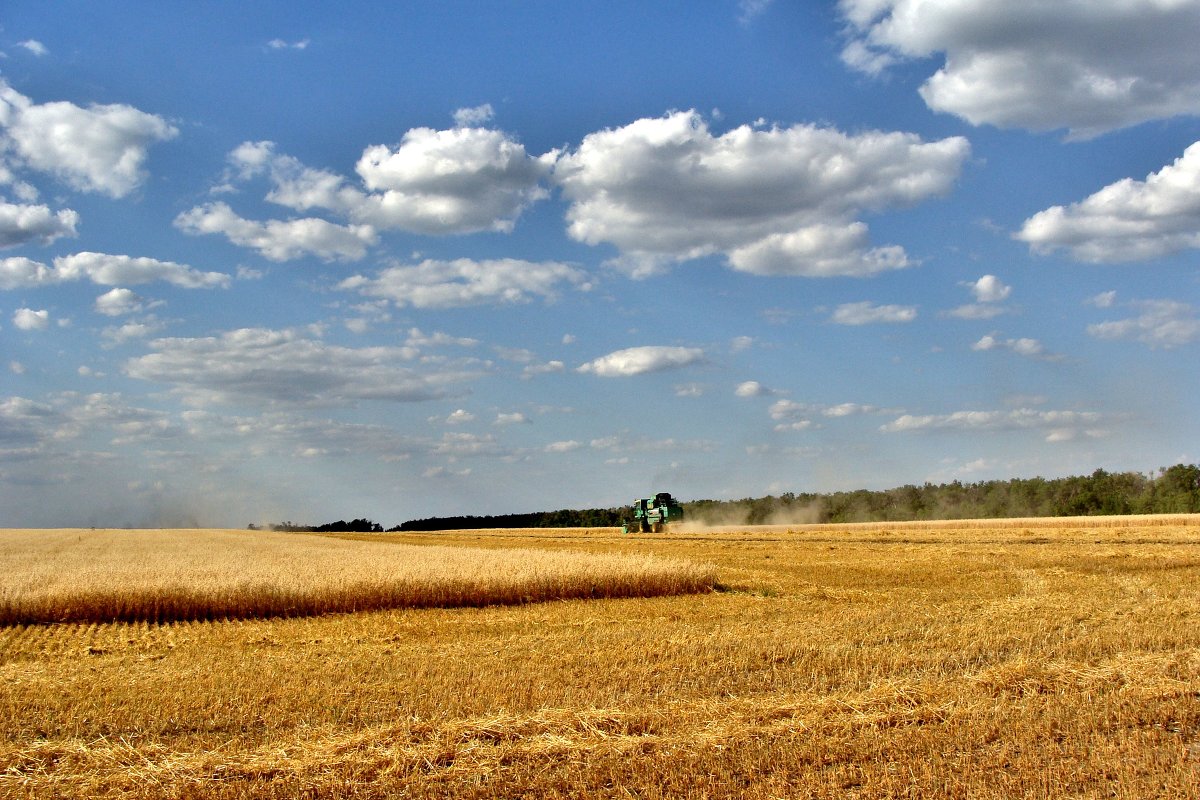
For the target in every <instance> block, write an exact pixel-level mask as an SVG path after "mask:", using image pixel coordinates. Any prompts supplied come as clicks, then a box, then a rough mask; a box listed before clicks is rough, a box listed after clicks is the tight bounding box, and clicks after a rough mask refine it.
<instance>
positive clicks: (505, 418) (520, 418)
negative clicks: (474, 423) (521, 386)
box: [492, 411, 530, 427]
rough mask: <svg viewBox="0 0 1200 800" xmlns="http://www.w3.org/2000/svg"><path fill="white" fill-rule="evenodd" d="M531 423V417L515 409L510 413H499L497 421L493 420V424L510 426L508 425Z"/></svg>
mask: <svg viewBox="0 0 1200 800" xmlns="http://www.w3.org/2000/svg"><path fill="white" fill-rule="evenodd" d="M529 423H530V419H529V417H527V416H525V415H524V414H522V413H521V412H520V411H514V412H512V413H510V414H505V413H503V412H501V413H499V414H497V415H496V421H495V422H493V423H492V424H493V425H500V426H502V427H503V426H508V425H528V424H529Z"/></svg>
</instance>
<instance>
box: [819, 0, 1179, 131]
mask: <svg viewBox="0 0 1200 800" xmlns="http://www.w3.org/2000/svg"><path fill="white" fill-rule="evenodd" d="M839 7H840V10H841V12H842V14H843V15H844V16H845V17H846V19H847V20H848V21H849V23H850V31H851V38H850V40H849V42H848V44H847V46H846V48H845V49H844V50H843V53H842V60H843V61H844V62H845V63H846V64H847V65H848V66H850V67H851V68H853V69H857V70H859V71H862V72H865V73H867V74H878V73H879V72H881V71H883V70H885V69H886V68H887V67H888V66H890V65H891V64H892V63H895V62H896V61H900V60H909V59H913V60H916V59H928V58H931V57H937V56H941V57H942V59H943V60H942V62H941V66H940V67H939V68H938V69H937V71H936V72H934V74H933V75H931V76H930V77H929V78H928V80H926V81H925V83H924V84H923V85H922V86H921V89H920V93H921V97H922V98H923V99H924V100H925V103H926V104H927V105H928V106H929V107H930V108H931V109H933V110H935V111H943V112H946V113H950V114H954V115H956V116H958V117H961V118H963V119H965V120H967V121H968V122H970V123H971V124H973V125H984V124H990V125H996V126H999V127H1005V128H1014V127H1015V128H1026V129H1029V130H1035V131H1048V130H1057V129H1062V128H1067V129H1069V131H1070V133H1071V135H1072V136H1075V137H1090V136H1095V135H1098V134H1101V133H1104V132H1106V131H1110V130H1114V129H1117V128H1124V127H1127V126H1130V125H1136V124H1138V123H1140V122H1145V121H1147V120H1153V119H1166V118H1169V117H1173V116H1177V115H1181V114H1188V115H1194V114H1197V113H1200V48H1197V47H1196V46H1195V42H1196V41H1197V39H1198V38H1200V4H1197V3H1195V2H1192V0H1061V2H1043V0H1006V2H995V0H841V2H840V3H839Z"/></svg>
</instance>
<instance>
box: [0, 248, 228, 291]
mask: <svg viewBox="0 0 1200 800" xmlns="http://www.w3.org/2000/svg"><path fill="white" fill-rule="evenodd" d="M84 279H86V280H90V281H91V282H92V283H96V284H100V285H101V286H116V285H118V284H129V285H136V284H141V283H150V282H152V281H165V282H166V283H170V284H173V285H175V286H179V287H181V288H184V289H216V288H225V287H228V286H229V280H230V279H229V276H228V275H226V274H224V273H222V272H201V271H200V270H197V269H194V268H192V267H189V266H187V265H186V264H177V263H176V262H174V261H159V260H158V259H154V258H145V257H134V256H126V255H112V254H108V253H92V252H86V251H85V252H82V253H75V254H73V255H69V256H59V257H58V258H56V259H54V266H53V267H48V266H46V265H45V264H43V263H41V262H38V261H33V260H32V259H28V258H22V257H17V258H7V259H3V260H0V289H28V288H33V287H37V286H51V285H54V284H56V283H65V282H68V281H77V280H84Z"/></svg>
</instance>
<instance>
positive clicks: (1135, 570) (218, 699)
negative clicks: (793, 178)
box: [0, 517, 1200, 800]
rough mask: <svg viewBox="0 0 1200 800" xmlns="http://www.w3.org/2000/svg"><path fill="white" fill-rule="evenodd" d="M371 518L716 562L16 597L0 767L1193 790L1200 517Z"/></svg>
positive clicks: (1076, 793)
mask: <svg viewBox="0 0 1200 800" xmlns="http://www.w3.org/2000/svg"><path fill="white" fill-rule="evenodd" d="M349 538H350V539H354V538H356V537H349ZM357 538H368V539H370V540H371V541H372V542H373V543H375V544H378V545H380V546H382V547H404V546H413V545H427V544H438V545H441V546H445V547H448V548H451V549H454V548H471V550H472V551H473V552H477V551H479V550H486V551H489V552H495V553H505V552H508V551H511V550H526V551H527V550H530V549H535V550H538V551H555V552H562V553H576V552H581V551H582V552H589V553H593V554H598V555H610V554H620V555H636V556H647V555H650V556H659V557H670V558H683V559H686V560H688V561H691V562H694V563H699V564H713V565H715V569H716V578H717V581H718V588H719V590H718V591H715V592H708V593H701V594H692V595H682V596H662V597H640V598H636V597H635V598H626V599H595V600H583V599H578V600H566V601H563V602H555V603H541V604H524V605H508V606H490V607H472V608H428V609H390V610H379V611H370V612H363V613H353V614H333V615H324V616H311V617H294V618H273V619H241V620H230V621H203V620H198V621H190V622H172V623H164V624H152V623H148V622H145V621H143V622H136V623H130V622H118V623H106V624H97V623H70V624H49V625H47V624H36V625H27V624H19V625H10V626H7V627H4V628H0V797H5V798H8V797H14V798H47V797H51V798H52V797H112V798H243V797H274V798H285V797H286V798H292V797H356V798H384V797H465V798H473V797H478V798H483V797H614V798H616V797H644V798H657V797H697V798H700V797H749V798H777V797H820V798H835V797H836V798H843V797H855V798H884V797H888V798H891V797H922V798H923V797H935V798H972V799H974V798H984V799H990V798H996V799H997V800H998V799H999V798H1012V797H1029V798H1060V797H1072V798H1102V797H1123V798H1195V797H1197V796H1200V518H1197V517H1180V518H1125V519H1121V520H1088V519H1070V520H1057V521H1054V522H1052V523H1051V522H1047V521H1039V522H1037V523H1036V524H1034V523H1033V522H1030V523H1029V524H1022V523H1014V524H1009V523H1007V522H1005V523H1002V524H989V523H986V522H981V523H964V524H947V525H933V524H928V523H915V524H911V525H909V524H887V525H855V526H813V527H811V528H810V527H805V526H793V527H790V528H789V527H780V528H763V529H746V528H743V529H721V530H708V531H703V530H702V531H688V532H682V533H679V534H677V535H676V534H670V535H642V536H622V535H620V534H618V533H616V532H613V531H611V530H591V531H587V530H576V531H552V530H550V531H548V530H538V531H458V532H450V533H444V534H422V535H407V534H403V535H402V534H389V535H383V536H379V535H371V536H366V537H357Z"/></svg>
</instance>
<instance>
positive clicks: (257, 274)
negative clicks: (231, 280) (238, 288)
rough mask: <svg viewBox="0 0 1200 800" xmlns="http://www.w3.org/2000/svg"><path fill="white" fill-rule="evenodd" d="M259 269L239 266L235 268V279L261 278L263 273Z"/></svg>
mask: <svg viewBox="0 0 1200 800" xmlns="http://www.w3.org/2000/svg"><path fill="white" fill-rule="evenodd" d="M265 274H266V273H264V272H263V271H262V270H261V269H252V268H250V267H244V266H239V267H238V268H237V279H238V280H239V281H257V280H261V279H262V277H263V275H265Z"/></svg>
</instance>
